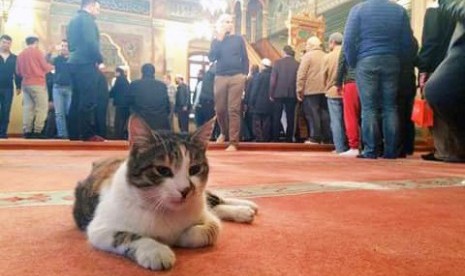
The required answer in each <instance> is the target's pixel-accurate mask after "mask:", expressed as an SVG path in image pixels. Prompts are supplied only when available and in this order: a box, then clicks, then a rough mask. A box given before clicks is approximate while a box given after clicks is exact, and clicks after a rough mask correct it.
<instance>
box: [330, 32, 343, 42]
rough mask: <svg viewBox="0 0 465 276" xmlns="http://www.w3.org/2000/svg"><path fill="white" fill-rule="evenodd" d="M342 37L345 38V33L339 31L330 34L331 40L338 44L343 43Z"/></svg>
mask: <svg viewBox="0 0 465 276" xmlns="http://www.w3.org/2000/svg"><path fill="white" fill-rule="evenodd" d="M342 39H343V35H342V34H341V33H339V32H337V33H332V34H331V35H330V36H329V42H330V43H331V41H334V43H336V44H338V45H341V44H342Z"/></svg>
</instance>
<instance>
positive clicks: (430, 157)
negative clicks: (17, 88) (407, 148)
mask: <svg viewBox="0 0 465 276" xmlns="http://www.w3.org/2000/svg"><path fill="white" fill-rule="evenodd" d="M421 159H423V160H425V161H435V162H442V161H443V160H441V159H439V158H436V156H434V152H430V153H428V154H423V155H421Z"/></svg>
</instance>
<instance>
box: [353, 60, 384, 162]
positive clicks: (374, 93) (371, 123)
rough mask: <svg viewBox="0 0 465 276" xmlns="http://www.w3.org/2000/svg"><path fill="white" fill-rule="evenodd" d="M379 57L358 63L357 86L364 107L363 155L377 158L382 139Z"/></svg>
mask: <svg viewBox="0 0 465 276" xmlns="http://www.w3.org/2000/svg"><path fill="white" fill-rule="evenodd" d="M376 59H377V57H369V58H364V59H362V60H360V61H359V62H358V64H357V87H358V89H359V95H360V103H361V107H362V136H363V144H364V149H363V157H366V158H377V157H378V152H377V146H378V142H379V140H380V135H379V123H378V113H379V109H380V98H381V92H380V89H379V72H378V71H379V67H378V63H377V60H376Z"/></svg>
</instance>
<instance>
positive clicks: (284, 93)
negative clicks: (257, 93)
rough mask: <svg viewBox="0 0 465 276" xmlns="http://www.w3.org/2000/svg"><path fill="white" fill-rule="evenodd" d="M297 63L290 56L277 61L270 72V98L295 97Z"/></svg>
mask: <svg viewBox="0 0 465 276" xmlns="http://www.w3.org/2000/svg"><path fill="white" fill-rule="evenodd" d="M298 69H299V63H298V62H297V61H296V60H295V59H294V58H293V57H291V56H286V57H283V58H281V59H279V60H277V61H276V62H275V63H274V65H273V70H272V72H271V85H270V97H272V98H294V99H295V97H296V83H297V70H298Z"/></svg>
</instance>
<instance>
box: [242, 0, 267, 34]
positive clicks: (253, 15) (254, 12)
mask: <svg viewBox="0 0 465 276" xmlns="http://www.w3.org/2000/svg"><path fill="white" fill-rule="evenodd" d="M246 19H247V20H246V22H247V28H246V29H247V39H248V40H249V41H250V42H255V41H258V40H260V39H262V36H263V5H262V3H261V2H260V1H259V0H251V1H250V2H249V4H248V5H247V18H246Z"/></svg>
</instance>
